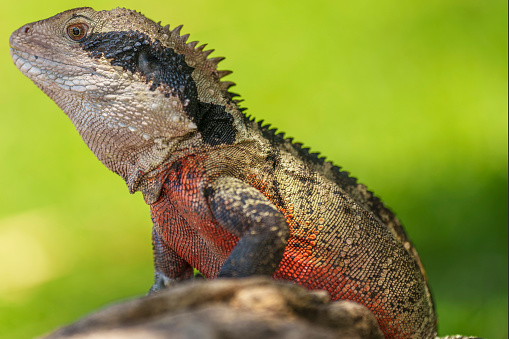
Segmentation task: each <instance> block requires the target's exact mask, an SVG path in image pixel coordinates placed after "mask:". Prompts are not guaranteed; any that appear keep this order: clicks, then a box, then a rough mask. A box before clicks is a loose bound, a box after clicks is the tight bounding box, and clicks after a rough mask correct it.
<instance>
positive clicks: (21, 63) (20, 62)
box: [9, 46, 98, 79]
mask: <svg viewBox="0 0 509 339" xmlns="http://www.w3.org/2000/svg"><path fill="white" fill-rule="evenodd" d="M9 53H10V54H11V59H12V61H13V62H14V64H15V65H16V67H17V68H18V69H19V70H20V71H21V72H22V73H23V74H25V75H26V76H28V77H29V78H31V79H33V78H34V77H37V76H39V75H42V74H44V73H45V70H52V69H53V70H54V73H55V77H57V75H56V74H58V70H59V69H61V68H62V67H65V68H67V70H66V74H69V75H71V74H74V75H81V74H84V73H89V74H90V73H94V74H96V75H98V74H97V73H96V72H95V70H94V69H93V68H89V67H82V66H78V65H72V64H67V63H64V62H58V61H54V60H51V59H46V58H42V57H40V56H37V55H35V54H31V53H28V52H24V51H21V50H19V49H17V48H15V47H12V46H11V48H10V49H9ZM48 76H49V75H48Z"/></svg>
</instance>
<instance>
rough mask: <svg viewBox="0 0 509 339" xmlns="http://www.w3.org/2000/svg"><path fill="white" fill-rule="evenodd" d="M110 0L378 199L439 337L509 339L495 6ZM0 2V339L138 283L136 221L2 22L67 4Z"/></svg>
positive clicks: (144, 220) (138, 203) (142, 261)
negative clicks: (13, 53)
mask: <svg viewBox="0 0 509 339" xmlns="http://www.w3.org/2000/svg"><path fill="white" fill-rule="evenodd" d="M78 5H80V4H78V3H76V5H73V6H78ZM87 5H89V6H92V7H94V8H96V9H110V8H113V7H115V6H117V5H118V3H116V2H113V1H102V2H99V1H90V2H88V3H87ZM121 5H122V6H125V7H129V8H133V9H137V10H139V11H141V12H143V13H144V14H146V15H147V16H148V17H150V18H152V19H154V20H156V21H158V20H162V21H163V23H170V25H171V26H175V25H178V24H181V23H183V24H185V26H184V30H183V31H184V32H185V33H188V32H189V33H191V38H192V39H198V40H200V41H203V42H208V43H209V44H210V45H209V46H210V47H211V48H215V49H217V51H218V52H216V53H214V54H213V56H220V55H224V56H227V60H226V61H224V62H223V63H222V64H221V66H222V67H221V68H223V69H232V70H234V71H235V73H234V74H233V75H231V76H230V77H229V78H230V79H231V80H233V81H235V82H237V83H238V86H237V87H235V89H234V91H236V92H238V93H241V94H242V97H243V98H244V99H246V102H245V105H246V106H247V107H249V110H248V113H250V114H253V115H255V116H256V117H257V118H259V119H265V120H266V121H268V122H271V123H272V124H273V125H274V126H276V127H279V128H280V129H281V130H282V131H285V132H287V134H288V135H290V136H294V137H295V138H296V139H297V140H298V141H303V142H304V143H305V144H306V145H308V146H311V147H312V149H313V150H319V151H321V152H322V153H323V154H324V155H326V156H327V157H328V158H329V159H331V160H333V161H334V162H335V163H336V164H338V165H341V166H343V167H344V168H345V169H346V170H348V171H350V172H351V173H352V174H353V175H354V176H356V177H358V178H359V179H360V181H361V182H363V183H365V184H367V185H368V187H369V188H370V189H372V190H373V191H375V192H376V193H377V194H378V195H379V196H381V197H383V200H384V201H385V202H386V203H387V204H388V205H389V206H391V207H392V208H393V209H394V210H395V211H396V213H397V214H398V216H399V217H400V218H401V219H402V221H403V222H404V224H405V226H406V229H407V231H408V233H409V234H410V237H411V238H412V239H413V241H414V243H415V245H416V247H417V249H418V250H419V253H420V255H421V259H422V260H423V262H424V264H425V267H426V269H427V272H428V275H429V280H430V284H431V287H432V290H433V292H434V298H435V302H436V308H437V312H438V315H439V318H440V324H439V325H440V328H439V333H440V334H441V335H445V334H454V333H462V334H468V335H478V336H482V337H486V338H507V336H508V327H507V325H508V322H507V316H508V311H507V306H508V305H507V298H508V296H507V287H508V284H507V277H508V272H507V264H508V262H507V239H508V238H507V223H508V220H507V203H508V199H507V2H504V1H498V0H497V1H495V0H491V1H483V2H479V1H472V0H466V1H465V0H462V1H460V0H451V1H438V0H435V1H414V2H407V1H402V0H397V1H385V2H377V1H374V0H367V1H363V2H347V1H336V2H331V1H324V0H317V1H313V2H307V1H292V2H285V1H279V2H274V1H267V0H262V1H257V2H242V3H239V2H232V1H226V0H216V1H205V0H200V1H187V2H182V1H172V2H170V1H167V2H164V3H160V2H151V1H146V2H144V3H143V4H141V5H140V4H139V3H137V2H135V1H124V2H123V3H122V4H121ZM2 7H3V8H2V9H3V10H2V11H1V12H0V37H1V39H2V41H4V49H3V53H0V72H1V73H0V76H1V79H2V82H0V93H1V95H2V105H3V107H2V114H1V115H0V178H1V179H0V184H1V187H2V193H3V194H2V195H1V196H0V272H1V273H0V275H1V278H0V337H2V338H3V337H5V338H26V337H33V336H36V335H40V334H42V333H44V332H47V331H50V330H52V329H54V328H55V327H57V326H60V325H62V324H65V323H68V322H71V321H73V320H75V319H76V318H78V317H80V316H82V315H84V314H86V313H87V312H91V311H93V310H95V309H97V308H98V307H101V306H103V305H105V304H107V303H110V302H114V301H117V300H119V299H122V298H127V297H132V296H135V295H142V294H144V293H145V292H146V291H147V289H148V288H149V287H150V285H151V279H152V267H151V265H152V259H151V247H150V227H151V225H150V218H149V214H148V211H149V210H148V207H147V206H146V205H145V204H144V203H143V199H142V198H141V196H140V195H135V196H130V195H129V194H128V193H127V189H126V188H125V184H124V183H123V182H122V180H121V179H119V178H118V177H116V176H115V175H114V174H112V173H110V172H108V171H107V170H106V169H105V168H104V167H103V166H102V165H101V164H100V163H99V162H98V161H97V160H96V159H95V157H94V156H93V154H92V153H91V152H90V151H89V150H88V149H87V148H86V146H85V145H84V144H83V142H82V141H81V140H80V139H79V136H78V134H77V133H76V132H75V131H74V128H73V127H72V125H71V123H70V122H69V121H68V119H67V118H66V116H65V115H64V114H63V113H61V112H60V111H59V109H58V108H57V107H56V105H55V104H53V103H52V102H51V101H50V99H48V98H47V97H45V96H44V94H43V93H42V92H40V91H39V90H38V89H37V88H36V87H35V86H34V85H32V84H31V83H30V81H29V80H28V79H26V78H24V77H23V76H22V75H21V73H19V72H18V71H17V70H16V69H15V67H14V65H12V62H11V60H10V58H9V55H8V52H7V49H8V46H7V39H8V36H9V35H10V33H11V32H12V31H14V30H15V29H17V28H18V27H20V26H21V25H23V24H25V23H27V22H31V21H35V20H39V19H43V18H46V17H49V16H52V15H54V14H56V13H57V12H60V11H62V10H65V9H68V8H70V5H69V3H68V2H64V1H47V2H36V1H34V0H28V1H25V2H23V4H21V3H16V2H9V3H5V4H3V5H2Z"/></svg>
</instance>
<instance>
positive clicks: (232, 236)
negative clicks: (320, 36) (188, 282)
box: [10, 8, 436, 338]
mask: <svg viewBox="0 0 509 339" xmlns="http://www.w3.org/2000/svg"><path fill="white" fill-rule="evenodd" d="M180 28H181V26H179V27H177V28H175V29H173V30H172V31H170V30H169V28H168V26H166V27H162V26H161V25H160V24H156V23H154V22H152V21H151V20H149V19H147V18H145V17H144V16H143V15H141V14H140V13H137V12H135V11H130V10H127V9H120V8H117V9H114V10H111V11H99V12H97V11H94V10H93V9H91V8H77V9H73V10H69V11H66V12H62V13H60V14H57V15H56V16H54V17H52V18H49V19H46V20H42V21H38V22H35V23H31V24H27V25H25V26H23V27H21V28H20V29H18V30H17V31H16V32H14V33H13V35H12V36H11V38H10V45H11V50H10V51H11V56H12V58H13V61H14V62H15V64H16V66H17V67H18V68H19V69H20V70H21V71H22V72H23V73H24V74H25V75H26V76H28V77H29V78H30V79H31V80H32V81H33V82H34V83H35V84H36V85H37V86H38V87H39V88H41V89H42V90H43V91H44V92H45V93H46V94H47V95H48V96H50V97H51V98H52V99H53V100H54V101H55V102H56V103H57V104H58V106H59V107H60V108H61V109H62V110H63V111H64V112H65V113H66V114H67V115H68V116H69V118H70V119H71V121H72V122H73V124H74V125H75V127H76V129H77V130H78V132H79V133H80V135H81V137H82V138H83V140H84V141H85V143H86V144H87V145H88V147H89V148H90V149H91V150H92V151H93V152H94V154H95V155H96V156H97V158H98V159H99V160H100V161H101V162H102V163H103V164H104V165H105V166H106V167H108V168H109V169H110V170H112V171H113V172H115V173H117V174H119V175H120V176H121V177H122V178H123V179H124V180H125V181H126V183H127V186H128V188H129V191H130V192H131V193H134V192H136V191H141V192H142V193H143V196H144V199H145V202H146V203H147V204H149V205H150V206H151V216H152V221H153V223H154V227H153V233H152V234H153V247H154V262H155V280H156V281H155V283H154V285H153V286H152V289H151V291H152V292H154V291H157V290H158V289H161V288H164V287H166V286H169V285H170V284H172V283H173V282H175V281H180V280H184V279H190V278H192V276H193V268H197V269H198V270H199V271H200V272H201V273H202V274H203V275H204V276H205V277H206V278H215V277H244V276H251V275H259V274H262V275H269V276H272V277H273V278H274V279H278V280H286V281H292V282H295V283H297V284H299V285H302V286H305V287H307V288H309V289H323V290H326V291H328V292H329V293H330V295H331V299H333V300H338V299H350V300H354V301H357V302H359V303H361V304H363V305H365V306H367V307H368V308H369V309H371V311H372V312H373V313H374V314H375V316H376V318H377V320H378V322H379V325H380V327H381V329H382V331H383V332H384V334H385V336H386V337H387V338H408V337H414V338H433V337H434V336H435V335H436V318H435V314H434V307H433V302H432V298H431V294H430V291H429V288H428V285H427V279H426V275H425V273H424V269H423V267H422V264H421V262H420V260H419V257H418V255H417V252H416V251H415V249H414V247H413V246H412V244H411V242H410V241H409V239H408V237H407V236H406V234H405V232H404V230H403V228H402V226H401V224H400V222H399V220H398V219H397V218H396V217H395V216H394V214H393V213H392V212H391V211H390V210H389V209H388V208H386V207H385V206H384V205H383V203H382V202H381V201H380V200H379V199H378V198H376V197H375V196H374V195H373V194H372V193H371V192H369V191H368V190H367V189H366V187H365V186H364V185H362V184H359V183H357V181H356V179H354V178H352V177H350V176H349V175H348V173H347V172H343V171H341V170H340V169H339V168H338V167H335V166H334V165H332V164H331V163H330V162H326V161H324V159H323V158H319V157H318V156H317V155H316V154H310V153H309V152H308V149H306V148H303V147H302V145H301V144H297V143H293V142H292V140H291V139H285V138H284V136H283V135H282V134H277V133H276V132H275V130H271V129H269V127H268V126H263V125H262V123H261V122H256V121H255V120H254V119H252V118H251V117H248V116H246V115H245V114H244V113H243V109H242V108H239V106H238V101H236V100H234V98H235V96H236V95H235V94H234V93H231V92H229V91H228V88H229V87H230V86H231V85H232V83H230V82H226V81H221V78H222V77H223V76H225V75H227V74H229V73H230V72H228V71H218V70H217V63H218V62H219V61H221V60H222V58H208V56H209V54H210V53H211V51H204V45H202V46H198V47H197V42H189V43H188V42H187V39H188V35H181V34H180Z"/></svg>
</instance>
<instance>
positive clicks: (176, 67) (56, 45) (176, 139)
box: [10, 8, 242, 190]
mask: <svg viewBox="0 0 509 339" xmlns="http://www.w3.org/2000/svg"><path fill="white" fill-rule="evenodd" d="M180 28H181V26H179V27H177V28H175V29H173V30H172V31H170V30H169V28H168V26H166V27H162V26H161V25H160V24H159V23H157V24H156V23H154V22H153V21H151V20H149V19H147V18H145V17H144V16H143V15H141V14H140V13H138V12H135V11H131V10H128V9H123V8H117V9H114V10H111V11H94V10H93V9H92V8H76V9H72V10H68V11H65V12H62V13H60V14H57V15H55V16H53V17H51V18H49V19H46V20H41V21H38V22H34V23H30V24H27V25H25V26H23V27H21V28H19V29H18V30H17V31H15V32H14V33H13V34H12V35H11V37H10V45H11V49H10V53H11V56H12V59H13V61H14V63H15V64H16V66H17V67H18V68H19V69H20V70H21V72H23V74H25V75H26V76H27V77H28V78H30V79H31V80H32V81H33V82H34V83H35V84H36V85H37V86H38V87H39V88H41V89H42V90H43V91H44V92H45V93H46V94H47V95H48V96H49V97H50V98H51V99H53V101H55V102H56V103H57V105H58V106H59V107H60V108H61V109H62V110H63V111H64V112H65V113H66V114H67V115H68V116H69V118H70V119H71V121H72V122H73V124H74V125H75V127H76V128H77V130H78V132H79V133H80V135H81V137H82V138H83V140H84V141H85V142H86V143H87V145H88V146H89V148H90V149H91V150H92V151H93V152H94V154H95V155H96V156H97V157H98V158H99V160H101V161H102V162H103V163H104V164H105V165H106V166H107V167H108V168H110V169H111V170H113V171H114V172H116V173H118V174H120V175H121V176H122V177H124V179H125V180H126V181H129V180H131V181H132V180H135V179H133V176H134V177H137V175H136V174H135V173H147V172H149V171H151V170H153V169H154V168H156V167H157V166H158V165H159V164H160V163H161V162H162V161H164V160H165V159H166V158H167V157H168V156H169V155H170V154H171V153H172V152H174V151H175V147H176V145H177V144H178V145H179V146H178V147H180V148H192V147H199V146H200V145H203V144H208V145H209V146H210V145H220V144H223V143H233V142H234V140H235V135H236V133H237V131H238V130H239V128H241V127H242V126H241V125H242V123H241V120H242V119H239V118H240V117H241V116H242V113H241V112H240V111H239V110H238V108H237V106H236V103H235V102H234V101H233V100H232V97H233V94H231V93H229V92H228V87H229V86H231V85H232V83H229V82H222V81H221V80H220V78H221V76H224V75H227V74H229V73H230V72H228V71H223V72H220V71H217V63H218V62H219V61H221V60H222V58H212V59H210V58H209V59H208V58H207V56H208V54H210V52H211V51H203V48H204V47H205V45H202V46H200V47H196V45H197V42H190V43H186V41H187V38H188V35H183V36H181V35H180ZM225 129H226V130H228V131H229V132H227V133H224V130H225ZM219 132H221V133H219ZM128 185H129V183H128ZM133 185H134V184H133ZM131 186H132V185H131ZM130 189H131V190H135V189H136V188H135V187H134V186H133V187H130Z"/></svg>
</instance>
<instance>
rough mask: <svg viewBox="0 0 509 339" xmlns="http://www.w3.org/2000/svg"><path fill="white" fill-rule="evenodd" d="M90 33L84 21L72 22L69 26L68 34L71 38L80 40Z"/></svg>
mask: <svg viewBox="0 0 509 339" xmlns="http://www.w3.org/2000/svg"><path fill="white" fill-rule="evenodd" d="M87 33H88V26H87V25H85V24H82V23H78V24H72V25H69V26H68V27H67V35H68V36H69V38H71V40H74V41H80V40H82V39H83V38H84V37H85V36H86V35H87Z"/></svg>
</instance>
